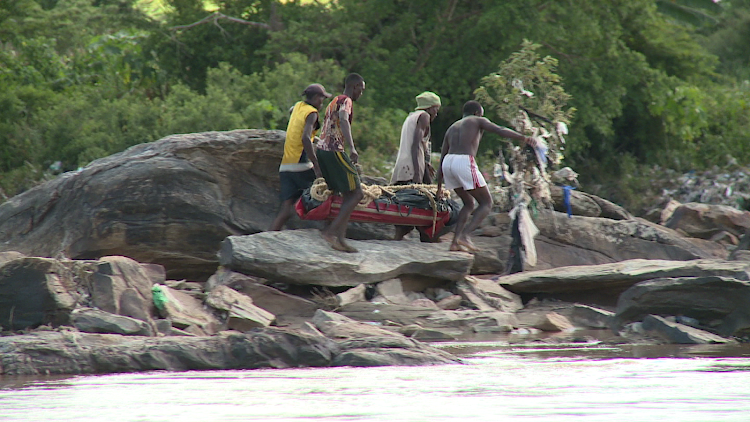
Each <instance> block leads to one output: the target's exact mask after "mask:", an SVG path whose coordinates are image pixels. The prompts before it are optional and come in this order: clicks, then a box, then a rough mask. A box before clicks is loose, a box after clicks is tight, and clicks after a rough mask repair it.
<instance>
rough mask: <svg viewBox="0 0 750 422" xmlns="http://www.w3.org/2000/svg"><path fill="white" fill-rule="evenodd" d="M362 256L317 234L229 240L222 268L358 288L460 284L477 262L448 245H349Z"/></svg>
mask: <svg viewBox="0 0 750 422" xmlns="http://www.w3.org/2000/svg"><path fill="white" fill-rule="evenodd" d="M348 242H349V244H351V245H352V246H354V247H355V248H357V249H359V252H358V253H344V252H339V251H335V250H333V249H332V248H331V247H330V245H329V244H328V243H327V242H326V241H325V240H323V238H322V237H321V236H320V232H319V231H318V230H315V229H307V230H287V231H281V232H264V233H257V234H253V235H248V236H229V237H227V238H226V239H225V240H224V241H223V242H222V245H221V250H220V252H219V262H220V264H221V265H222V266H224V267H226V268H229V269H231V270H233V271H237V272H240V273H243V274H248V275H253V276H258V277H263V278H266V279H268V280H273V281H282V282H286V283H293V284H303V285H317V286H328V287H354V286H357V285H359V284H361V283H378V282H381V281H385V280H389V279H392V278H395V277H399V276H401V275H420V276H423V277H429V278H435V279H439V280H447V281H458V280H462V279H463V278H464V276H466V275H467V274H468V273H469V270H470V269H471V265H472V262H473V259H474V257H473V256H472V255H471V254H468V253H463V252H450V251H448V245H444V244H442V243H441V244H425V243H417V242H396V241H389V240H368V241H355V240H350V241H348Z"/></svg>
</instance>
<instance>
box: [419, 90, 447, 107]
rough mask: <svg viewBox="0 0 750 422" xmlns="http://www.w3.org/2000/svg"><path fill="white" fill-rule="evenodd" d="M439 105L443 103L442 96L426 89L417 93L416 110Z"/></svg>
mask: <svg viewBox="0 0 750 422" xmlns="http://www.w3.org/2000/svg"><path fill="white" fill-rule="evenodd" d="M439 105H441V104H440V97H438V96H437V94H435V93H434V92H430V91H425V92H423V93H421V94H419V95H417V108H415V109H414V110H425V109H428V108H430V107H432V106H439Z"/></svg>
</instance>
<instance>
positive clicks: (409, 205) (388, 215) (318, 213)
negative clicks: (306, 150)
mask: <svg viewBox="0 0 750 422" xmlns="http://www.w3.org/2000/svg"><path fill="white" fill-rule="evenodd" d="M435 205H436V206H437V212H435V210H434V209H433V206H432V201H431V200H430V198H428V197H427V196H426V194H425V193H423V192H422V191H420V190H418V189H401V190H398V191H396V192H395V194H393V195H388V194H384V195H381V196H380V197H379V198H377V199H374V200H372V201H371V202H370V203H368V204H367V205H366V206H365V205H362V204H361V203H360V204H357V206H356V207H355V208H354V211H353V212H352V215H351V217H350V218H349V221H353V222H360V223H385V224H394V225H402V226H415V227H416V228H417V230H419V231H420V232H421V233H424V234H425V235H427V236H428V237H429V238H430V239H435V238H436V237H438V236H440V235H441V234H444V233H445V232H446V230H445V228H446V227H449V226H451V225H453V224H455V222H456V220H457V219H458V212H459V211H460V210H461V207H460V206H459V205H458V203H456V201H453V200H451V199H440V200H438V201H436V202H435ZM340 208H341V196H339V195H330V196H328V198H327V199H326V200H325V201H323V202H321V201H318V200H316V199H314V198H312V196H311V195H310V189H305V191H304V192H303V193H302V196H301V197H300V199H299V200H298V201H297V203H296V204H295V210H296V211H297V215H299V217H300V218H301V219H303V220H333V219H334V218H336V216H337V215H338V214H339V209H340Z"/></svg>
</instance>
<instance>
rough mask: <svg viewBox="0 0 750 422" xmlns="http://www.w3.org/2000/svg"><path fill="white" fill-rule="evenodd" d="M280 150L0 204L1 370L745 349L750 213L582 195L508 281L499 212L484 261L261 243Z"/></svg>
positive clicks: (220, 136) (375, 241)
mask: <svg viewBox="0 0 750 422" xmlns="http://www.w3.org/2000/svg"><path fill="white" fill-rule="evenodd" d="M282 135H283V132H278V131H257V130H246V131H233V132H209V133H202V134H189V135H175V136H171V137H167V138H165V139H162V140H160V141H157V142H153V143H149V144H142V145H138V146H135V147H133V148H130V149H129V150H127V151H124V152H123V153H120V154H117V155H114V156H111V157H107V158H105V159H101V160H97V161H95V162H93V163H92V164H90V165H89V166H87V167H86V168H84V169H82V170H80V171H78V172H73V173H66V174H64V175H62V176H60V177H59V178H57V179H55V180H52V181H50V182H48V183H46V184H44V185H41V186H38V187H37V188H34V189H32V190H30V191H28V192H26V193H24V194H22V195H19V196H17V197H14V198H12V199H11V200H9V201H8V202H6V203H4V204H2V205H0V326H2V334H3V335H2V336H0V375H14V374H15V375H21V374H25V375H30V374H46V373H50V374H74V373H103V372H123V371H142V370H153V369H166V370H186V369H229V368H259V367H296V366H332V365H334V366H335V365H355V366H373V365H417V364H443V363H457V362H459V360H458V359H456V358H454V357H452V356H451V355H449V354H447V353H445V352H443V351H440V350H438V349H436V348H434V347H430V345H429V342H431V341H442V340H466V339H477V338H486V337H487V336H493V337H494V338H507V336H509V335H512V336H514V338H515V339H521V340H520V341H524V340H523V339H527V340H528V341H534V340H535V339H538V338H540V337H545V333H559V335H558V336H557V337H556V338H557V339H558V340H559V339H569V340H571V341H573V340H575V341H594V340H593V339H583V340H582V339H581V338H579V337H580V336H579V335H578V334H576V333H577V332H580V331H579V330H583V329H585V330H602V331H603V332H607V333H608V334H609V333H614V334H616V335H617V336H616V337H614V338H615V340H608V341H616V342H636V343H643V342H648V343H688V344H701V343H733V342H741V341H745V339H746V338H747V336H748V335H749V334H750V312H749V311H746V309H748V306H747V304H748V303H750V273H749V272H748V268H750V267H749V265H750V262H748V261H746V260H745V259H747V252H746V251H744V250H743V249H744V247H743V244H742V242H741V238H742V235H743V233H744V232H745V230H747V228H748V227H750V213H748V212H746V211H741V210H737V209H734V208H729V207H722V206H716V205H706V204H696V203H687V204H681V203H677V202H673V203H671V204H670V205H669V206H665V207H664V208H663V209H662V211H661V212H660V215H659V218H658V219H657V221H648V220H645V219H640V218H635V217H632V216H631V215H630V214H629V213H628V212H627V211H625V210H623V209H621V208H619V207H617V206H616V205H615V204H612V203H610V202H608V201H606V200H604V199H602V198H598V197H596V196H594V195H590V194H586V193H585V192H578V191H574V193H573V196H572V198H571V200H572V210H573V215H572V216H571V217H568V216H567V215H566V214H564V213H561V212H557V211H554V210H544V211H540V212H539V213H538V214H536V215H535V217H534V221H535V223H536V225H537V227H538V228H539V230H540V234H539V235H538V236H537V237H536V239H535V246H536V252H537V256H538V260H537V264H536V265H535V266H534V267H527V268H526V271H524V272H522V273H517V274H513V275H504V274H505V272H506V261H507V253H508V248H509V245H510V242H511V238H510V227H509V224H510V220H509V218H508V216H507V214H506V213H501V212H498V213H495V214H493V215H491V216H490V217H489V218H488V219H487V220H486V221H485V222H484V224H483V225H482V226H481V227H480V228H479V229H478V230H477V232H476V233H475V234H474V239H475V243H476V244H477V245H478V246H479V247H480V248H481V250H480V251H479V252H478V253H476V254H473V255H472V254H467V253H462V252H449V251H448V250H447V249H448V248H447V244H446V243H438V244H423V243H420V242H419V240H418V239H417V238H416V237H410V238H407V239H406V240H404V241H400V242H396V241H391V240H387V239H388V238H389V237H390V236H392V234H393V227H391V226H386V225H376V224H370V225H367V224H354V225H352V227H351V228H350V231H349V233H348V235H349V236H350V237H351V238H353V239H357V240H354V241H352V243H353V244H354V245H355V247H357V248H358V249H359V250H360V253H357V254H341V253H338V252H336V251H333V250H331V249H330V248H329V247H328V245H327V244H326V243H325V242H324V241H323V240H322V239H321V238H320V235H319V233H318V231H317V229H316V227H317V224H316V223H314V222H312V223H311V222H304V221H300V220H293V221H292V222H291V226H292V228H293V229H295V230H287V231H283V232H264V231H263V230H264V229H265V228H266V227H268V225H269V224H270V222H271V220H272V218H273V217H274V215H275V211H276V209H277V206H278V201H277V199H276V197H277V192H278V190H277V189H278V187H277V186H276V178H275V174H276V166H277V164H278V161H279V159H280V157H281V151H282V143H283V136H282ZM553 196H555V195H554V192H553ZM557 196H561V195H557ZM557 196H555V197H556V200H557V201H558V202H559V201H561V197H560V198H557ZM556 208H559V209H562V204H556ZM449 237H450V234H448V235H446V236H445V239H444V240H447V239H448V238H449ZM3 251H4V252H3ZM503 336H505V337H503Z"/></svg>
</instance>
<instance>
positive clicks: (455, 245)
mask: <svg viewBox="0 0 750 422" xmlns="http://www.w3.org/2000/svg"><path fill="white" fill-rule="evenodd" d="M449 250H450V251H453V252H466V249H465V248H464V247H462V246H461V245H459V244H458V243H455V242H454V243H451V247H450V248H449Z"/></svg>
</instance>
